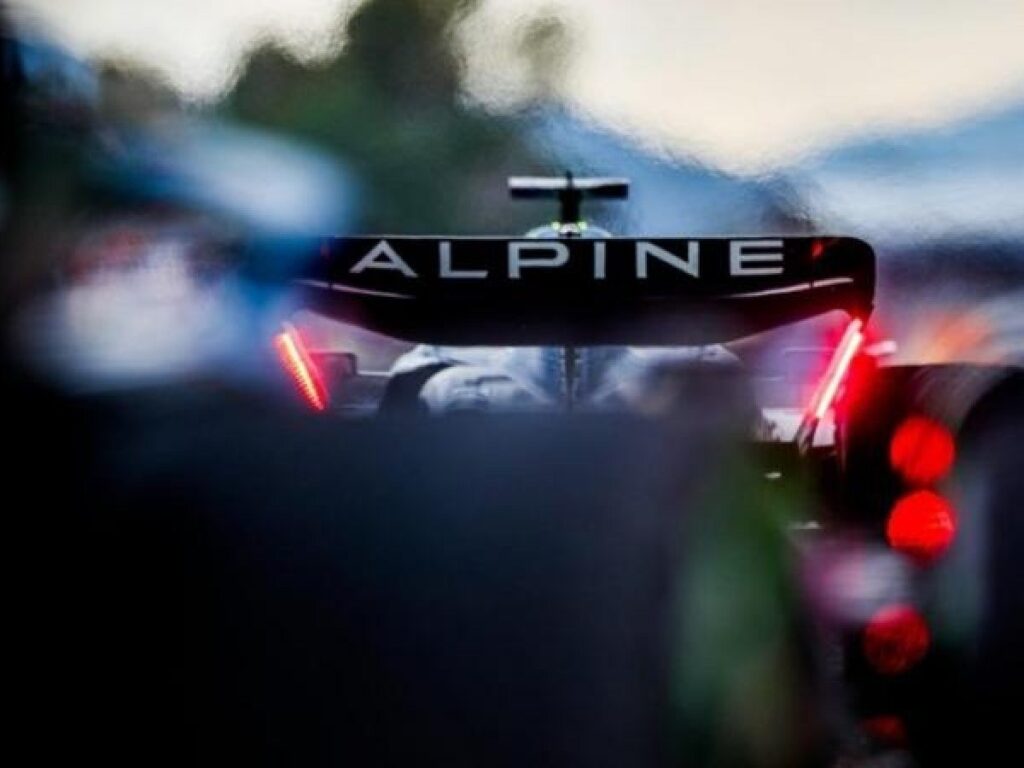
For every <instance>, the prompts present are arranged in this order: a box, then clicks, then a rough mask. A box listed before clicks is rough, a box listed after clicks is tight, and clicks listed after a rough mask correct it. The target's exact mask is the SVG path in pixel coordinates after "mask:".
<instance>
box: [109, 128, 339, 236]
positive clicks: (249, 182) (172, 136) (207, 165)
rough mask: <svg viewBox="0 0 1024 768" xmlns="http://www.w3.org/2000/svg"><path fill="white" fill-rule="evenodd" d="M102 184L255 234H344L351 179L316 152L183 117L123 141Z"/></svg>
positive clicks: (264, 136)
mask: <svg viewBox="0 0 1024 768" xmlns="http://www.w3.org/2000/svg"><path fill="white" fill-rule="evenodd" d="M95 170H96V176H97V182H98V183H99V184H101V185H103V186H106V187H107V188H108V189H109V190H110V191H112V192H114V193H116V194H118V195H120V196H122V197H124V198H128V199H135V200H137V201H138V202H139V203H145V202H149V203H157V204H169V205H172V206H176V207H183V208H187V209H197V210H199V211H205V212H207V213H210V214H213V215H216V216H221V217H224V218H226V219H227V220H228V221H230V222H232V223H234V224H236V225H238V226H241V227H243V228H244V229H245V230H246V231H247V232H249V233H251V234H253V235H322V234H325V233H339V232H345V231H347V230H348V228H349V226H350V222H351V221H352V220H353V217H354V212H355V206H356V193H355V190H354V182H353V179H352V176H351V175H350V174H349V173H348V172H347V171H345V170H344V169H343V168H342V167H341V166H340V165H339V164H338V163H337V162H336V161H335V160H334V159H333V158H331V157H329V156H327V155H325V154H324V153H321V152H318V151H317V150H315V149H313V148H311V147H308V146H305V145H302V144H300V143H297V142H295V141H290V140H285V139H281V138H277V137H275V136H271V135H269V134H266V133H261V132H258V131H253V130H249V129H244V128H241V127H239V126H236V125H231V124H228V123H225V122H220V121H214V120H210V119H203V120H200V119H198V118H181V119H173V120H169V121H167V123H166V124H162V125H158V126H157V127H156V129H155V130H151V131H147V132H145V133H143V132H133V133H131V134H128V135H127V136H124V137H121V141H120V142H119V146H118V148H117V150H116V151H115V152H113V153H111V154H109V155H104V156H102V157H100V158H99V159H98V161H97V162H96V165H95Z"/></svg>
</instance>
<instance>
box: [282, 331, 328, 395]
mask: <svg viewBox="0 0 1024 768" xmlns="http://www.w3.org/2000/svg"><path fill="white" fill-rule="evenodd" d="M274 348H275V349H276V350H277V355H278V358H279V359H280V360H281V366H282V367H283V368H284V370H285V372H286V373H287V374H288V375H289V376H290V377H291V380H292V381H293V382H294V384H295V387H296V389H298V390H299V394H300V395H302V398H303V399H304V400H305V401H306V402H307V403H308V404H309V406H310V407H311V408H312V409H313V410H315V411H323V410H326V409H327V402H328V397H327V388H326V387H325V386H324V383H323V379H322V378H321V376H320V371H318V370H317V368H316V365H314V364H313V360H312V359H311V358H310V356H309V353H308V352H307V351H306V349H305V347H304V345H303V343H302V338H301V337H300V336H299V335H298V333H297V332H294V331H291V330H287V331H282V332H281V333H279V334H277V336H275V337H274Z"/></svg>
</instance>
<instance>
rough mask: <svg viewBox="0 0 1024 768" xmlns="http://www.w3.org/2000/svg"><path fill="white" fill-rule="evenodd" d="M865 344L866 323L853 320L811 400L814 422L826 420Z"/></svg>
mask: <svg viewBox="0 0 1024 768" xmlns="http://www.w3.org/2000/svg"><path fill="white" fill-rule="evenodd" d="M863 344H864V321H862V320H860V319H854V320H851V321H850V324H849V325H848V326H846V330H845V331H844V332H843V337H842V338H841V339H840V340H839V345H838V346H837V347H836V351H835V354H834V355H833V357H832V361H831V362H830V363H829V366H828V370H827V371H825V378H824V379H822V382H821V384H820V385H819V387H818V390H817V391H816V392H815V393H814V397H813V398H812V400H811V405H810V408H809V409H808V411H809V413H810V414H811V416H812V417H813V419H814V421H816V422H817V421H821V420H822V419H823V418H825V414H826V413H828V412H829V409H830V408H831V407H832V405H833V403H834V402H835V399H836V395H838V394H839V387H840V386H842V384H843V382H844V381H845V380H846V376H847V374H848V373H849V372H850V365H851V364H852V363H853V358H854V357H855V356H856V354H857V350H859V349H860V348H861V345H863Z"/></svg>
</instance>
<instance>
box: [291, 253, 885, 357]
mask: <svg viewBox="0 0 1024 768" xmlns="http://www.w3.org/2000/svg"><path fill="white" fill-rule="evenodd" d="M294 283H295V286H296V287H297V288H298V289H299V295H300V301H301V303H302V304H303V305H304V306H307V307H309V308H311V309H315V310H317V311H320V312H323V313H324V314H327V315H329V316H332V317H335V318H337V319H339V320H342V321H345V322H348V323H353V324H356V325H359V326H361V327H363V328H366V329H369V330H372V331H377V332H380V333H383V334H387V335H389V336H392V337H395V338H398V339H404V340H407V341H414V342H425V343H434V344H446V345H486V346H527V345H528V346H533V345H537V346H545V345H551V346H560V345H570V344H571V345H604V344H634V345H675V344H687V345H688V344H706V343H713V342H722V341H729V340H732V339H735V338H739V337H741V336H746V335H750V334H752V333H756V332H759V331H762V330H767V329H769V328H773V327H776V326H779V325H784V324H787V323H793V322H797V321H799V320H802V319H805V318H808V317H812V316H814V315H818V314H822V313H825V312H828V311H830V310H836V309H839V310H843V311H845V312H847V313H848V314H849V315H851V316H854V317H861V318H866V317H867V315H868V314H869V313H870V311H871V308H872V302H873V298H874V290H875V257H874V253H873V251H872V250H871V247H870V246H869V245H868V244H867V243H864V242H862V241H860V240H856V239H852V238H843V237H788V238H782V237H756V238H755V237H735V238H687V239H682V238H672V239H666V238H643V239H636V238H604V239H558V240H537V239H522V238H450V237H397V236H396V237H338V238H331V239H327V240H324V241H323V242H321V243H320V252H319V257H318V258H316V259H314V260H313V261H311V262H310V263H309V264H308V265H307V267H306V268H305V269H304V270H303V272H302V273H301V274H300V275H298V276H296V277H295V280H294Z"/></svg>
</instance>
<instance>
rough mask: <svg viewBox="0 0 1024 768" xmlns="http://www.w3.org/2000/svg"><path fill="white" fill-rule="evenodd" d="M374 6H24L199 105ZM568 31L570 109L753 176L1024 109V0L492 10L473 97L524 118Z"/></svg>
mask: <svg viewBox="0 0 1024 768" xmlns="http://www.w3.org/2000/svg"><path fill="white" fill-rule="evenodd" d="M359 2H360V0H20V2H18V3H16V7H17V8H19V9H20V10H21V11H22V12H23V13H25V14H28V15H29V16H31V17H33V18H34V19H36V20H37V21H38V22H40V23H41V24H42V25H43V26H45V27H46V28H47V29H49V30H50V32H51V33H52V34H53V35H54V36H55V37H57V38H58V39H59V40H60V41H62V42H64V43H65V44H67V45H68V46H69V47H71V48H72V50H74V51H76V52H79V53H81V54H83V55H103V56H117V57H126V58H132V59H135V60H138V61H141V62H144V63H146V64H147V65H149V66H151V67H154V68H156V69H158V70H160V71H161V72H163V73H164V74H165V75H166V76H167V77H168V78H169V80H170V81H171V82H172V83H173V84H174V85H176V86H177V87H178V88H179V89H181V90H182V91H183V92H184V93H186V94H187V95H189V96H191V97H194V98H198V99H208V98H213V97H215V96H216V94H217V93H218V92H221V91H222V90H223V89H224V88H226V87H228V86H229V84H230V82H231V80H232V77H233V76H234V74H235V73H236V72H237V71H238V67H239V66H240V65H241V63H242V62H243V61H244V57H245V54H246V52H247V51H248V50H250V49H251V48H252V46H253V45H254V44H256V43H257V42H258V41H260V40H263V39H266V38H275V39H277V40H279V41H281V42H282V44H284V45H285V46H286V47H288V48H289V49H290V50H291V51H292V52H293V53H295V55H297V56H300V57H307V58H315V57H317V56H323V55H326V54H328V53H329V52H330V51H332V50H336V49H337V47H338V46H340V45H343V42H344V39H343V35H342V34H340V30H339V24H338V23H337V20H338V19H339V18H341V17H342V15H343V14H345V13H350V12H351V11H352V10H353V9H354V8H355V7H356V6H358V4H359ZM552 13H553V14H555V15H556V16H557V17H558V18H560V19H562V20H563V21H564V22H565V23H566V25H567V29H568V30H569V32H570V34H569V39H568V44H569V46H568V49H569V55H568V58H567V69H566V73H565V79H564V82H563V83H562V84H561V86H560V89H559V91H558V96H559V97H560V98H561V99H562V100H564V101H565V103H566V104H568V105H569V106H571V107H572V108H574V109H577V110H579V111H581V112H582V113H584V114H586V115H587V116H589V117H591V118H592V119H594V120H596V121H598V122H599V123H602V124H605V125H608V126H611V127H614V128H616V129H618V130H620V131H623V132H627V133H629V134H630V135H632V136H635V137H636V138H637V139H638V140H639V141H641V142H642V143H645V144H647V145H649V146H652V147H657V148H661V149H663V150H664V151H666V152H669V153H679V154H688V155H692V156H696V157H698V158H700V159H702V160H704V161H705V162H708V163H710V164H713V165H716V166H719V167H722V168H724V169H726V170H730V171H734V172H739V173H758V172H761V171H765V170H770V169H772V168H774V167H779V166H783V165H786V164H789V163H793V162H794V161H797V160H799V159H800V158H801V157H803V156H806V155H808V154H812V153H814V152H817V151H820V150H822V149H825V148H827V147H828V146H831V145H833V144H836V143H839V142H842V141H844V140H849V139H855V138H859V137H861V136H863V135H865V134H875V133H880V134H884V133H893V132H900V131H903V130H920V129H922V128H928V127H930V126H942V125H945V124H949V123H951V122H954V121H956V120H959V119H963V118H969V117H972V116H975V115H978V114H984V113H986V112H990V111H994V110H998V109H1000V108H1002V107H1005V106H1008V105H1012V104H1018V103H1022V102H1024V45H1021V37H1022V30H1024V0H706V1H705V2H696V1H695V0H483V5H482V7H481V9H480V10H479V11H477V13H476V14H475V16H473V17H471V18H469V19H468V20H467V21H466V23H465V24H464V25H463V28H462V31H461V35H460V39H461V40H462V44H463V45H464V47H465V51H466V57H467V62H468V65H469V77H468V87H469V91H470V94H469V95H470V97H471V98H472V99H473V100H475V101H476V102H478V103H480V104H482V105H485V106H487V107H489V108H493V109H506V108H509V107H513V106H515V104H516V99H517V96H518V95H519V94H520V93H521V92H522V78H523V77H524V72H523V67H522V66H521V65H520V64H519V62H518V61H517V60H516V58H515V55H514V50H515V40H516V33H517V31H518V30H519V29H520V28H521V25H522V24H523V23H525V22H526V21H527V20H529V19H530V18H534V17H536V16H537V15H538V14H552Z"/></svg>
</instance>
